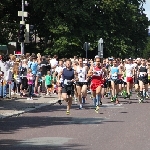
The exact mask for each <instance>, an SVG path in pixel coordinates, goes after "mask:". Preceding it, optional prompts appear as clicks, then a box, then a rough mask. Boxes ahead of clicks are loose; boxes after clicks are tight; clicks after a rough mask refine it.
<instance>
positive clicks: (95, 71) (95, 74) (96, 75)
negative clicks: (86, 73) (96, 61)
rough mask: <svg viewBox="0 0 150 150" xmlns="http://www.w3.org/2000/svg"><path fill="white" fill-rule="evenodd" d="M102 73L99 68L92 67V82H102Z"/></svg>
mask: <svg viewBox="0 0 150 150" xmlns="http://www.w3.org/2000/svg"><path fill="white" fill-rule="evenodd" d="M102 77H103V72H102V69H101V67H97V66H96V67H93V75H92V82H97V81H100V80H102Z"/></svg>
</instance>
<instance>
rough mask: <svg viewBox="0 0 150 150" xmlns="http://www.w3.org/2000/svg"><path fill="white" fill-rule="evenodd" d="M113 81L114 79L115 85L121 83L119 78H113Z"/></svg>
mask: <svg viewBox="0 0 150 150" xmlns="http://www.w3.org/2000/svg"><path fill="white" fill-rule="evenodd" d="M111 81H113V82H114V83H115V85H117V84H119V79H112V80H111Z"/></svg>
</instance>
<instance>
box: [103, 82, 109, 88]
mask: <svg viewBox="0 0 150 150" xmlns="http://www.w3.org/2000/svg"><path fill="white" fill-rule="evenodd" d="M107 87H108V81H107V80H106V81H104V86H103V88H107Z"/></svg>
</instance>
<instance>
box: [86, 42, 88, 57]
mask: <svg viewBox="0 0 150 150" xmlns="http://www.w3.org/2000/svg"><path fill="white" fill-rule="evenodd" d="M87 44H88V43H87V42H86V44H85V50H86V58H87V51H88V45H87Z"/></svg>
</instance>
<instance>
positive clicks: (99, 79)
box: [88, 57, 105, 113]
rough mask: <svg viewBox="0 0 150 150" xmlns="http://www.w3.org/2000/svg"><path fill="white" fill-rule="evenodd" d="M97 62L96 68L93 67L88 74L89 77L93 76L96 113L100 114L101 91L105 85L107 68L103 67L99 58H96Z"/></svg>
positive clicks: (92, 83) (92, 87)
mask: <svg viewBox="0 0 150 150" xmlns="http://www.w3.org/2000/svg"><path fill="white" fill-rule="evenodd" d="M95 61H96V62H95V67H92V66H91V68H90V70H89V72H88V76H89V77H90V76H92V79H91V90H92V95H93V100H94V107H95V111H96V113H98V111H99V106H100V102H101V90H102V87H103V84H104V80H103V74H104V72H105V68H103V67H102V64H101V59H100V58H99V57H96V58H95Z"/></svg>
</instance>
